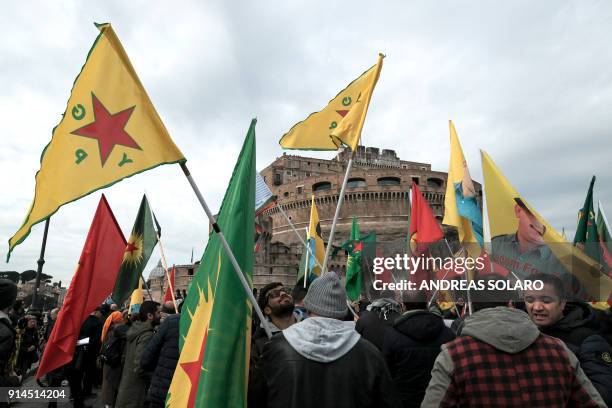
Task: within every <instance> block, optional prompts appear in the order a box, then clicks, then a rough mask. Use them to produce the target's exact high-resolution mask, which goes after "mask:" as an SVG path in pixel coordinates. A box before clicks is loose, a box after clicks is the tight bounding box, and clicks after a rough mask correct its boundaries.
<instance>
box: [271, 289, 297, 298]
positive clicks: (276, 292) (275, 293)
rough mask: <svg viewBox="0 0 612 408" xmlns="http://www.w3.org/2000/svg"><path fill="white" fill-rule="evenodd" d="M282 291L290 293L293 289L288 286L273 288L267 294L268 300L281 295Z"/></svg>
mask: <svg viewBox="0 0 612 408" xmlns="http://www.w3.org/2000/svg"><path fill="white" fill-rule="evenodd" d="M281 293H285V294H287V295H290V294H291V289H287V288H278V289H272V290H271V291H269V292H268V293H267V294H266V300H268V299H276V298H278V297H280V295H281Z"/></svg>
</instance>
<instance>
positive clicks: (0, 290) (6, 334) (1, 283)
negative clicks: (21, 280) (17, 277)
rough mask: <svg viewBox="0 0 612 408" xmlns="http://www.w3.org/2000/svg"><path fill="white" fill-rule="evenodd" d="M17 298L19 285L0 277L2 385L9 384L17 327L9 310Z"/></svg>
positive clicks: (0, 384)
mask: <svg viewBox="0 0 612 408" xmlns="http://www.w3.org/2000/svg"><path fill="white" fill-rule="evenodd" d="M16 298H17V285H15V283H14V282H13V281H11V280H8V279H0V387H6V386H9V385H14V384H9V379H8V378H7V375H6V374H7V366H8V363H9V360H10V358H11V355H12V354H13V351H14V349H15V329H14V328H13V325H12V324H11V319H9V316H8V311H9V309H10V308H11V307H12V306H13V303H15V299H16Z"/></svg>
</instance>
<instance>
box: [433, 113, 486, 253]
mask: <svg viewBox="0 0 612 408" xmlns="http://www.w3.org/2000/svg"><path fill="white" fill-rule="evenodd" d="M448 125H449V128H450V163H449V166H448V179H447V182H446V195H445V196H444V220H442V224H446V225H452V226H454V227H456V228H457V231H458V233H459V241H460V242H461V243H462V244H467V247H468V252H469V253H476V255H477V254H478V253H480V248H479V247H474V245H470V244H474V243H478V245H479V246H482V245H483V237H482V212H481V211H480V207H479V205H478V202H477V201H476V189H475V188H474V183H473V182H472V178H471V177H470V171H469V169H468V166H467V162H466V160H465V156H464V155H463V149H462V148H461V143H459V137H458V136H457V131H456V130H455V125H453V122H452V121H449V122H448Z"/></svg>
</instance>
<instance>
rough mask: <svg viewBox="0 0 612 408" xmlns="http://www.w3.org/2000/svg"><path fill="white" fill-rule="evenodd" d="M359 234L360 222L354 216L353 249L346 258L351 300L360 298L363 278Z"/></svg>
mask: <svg viewBox="0 0 612 408" xmlns="http://www.w3.org/2000/svg"><path fill="white" fill-rule="evenodd" d="M360 238H361V237H360V235H359V224H357V219H356V218H355V217H353V225H352V226H351V236H350V237H349V241H350V242H352V243H353V247H352V251H351V252H349V253H348V258H347V260H346V282H345V284H344V287H345V288H346V295H347V296H348V298H349V299H351V300H357V299H359V295H360V294H361V287H362V286H363V279H362V278H361V249H362V248H361V241H360Z"/></svg>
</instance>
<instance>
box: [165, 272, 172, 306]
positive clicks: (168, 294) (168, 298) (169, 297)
mask: <svg viewBox="0 0 612 408" xmlns="http://www.w3.org/2000/svg"><path fill="white" fill-rule="evenodd" d="M173 291H174V265H173V266H172V272H170V280H169V281H168V287H167V288H166V293H165V294H164V303H166V302H172V292H173Z"/></svg>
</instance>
